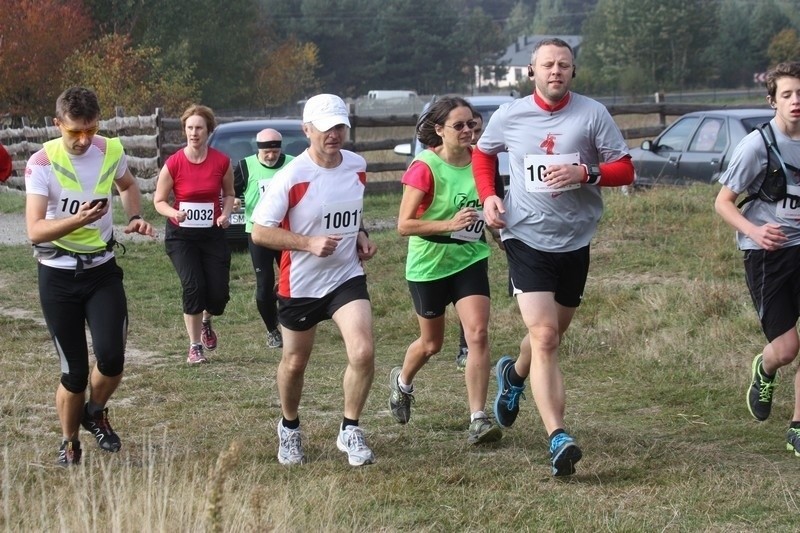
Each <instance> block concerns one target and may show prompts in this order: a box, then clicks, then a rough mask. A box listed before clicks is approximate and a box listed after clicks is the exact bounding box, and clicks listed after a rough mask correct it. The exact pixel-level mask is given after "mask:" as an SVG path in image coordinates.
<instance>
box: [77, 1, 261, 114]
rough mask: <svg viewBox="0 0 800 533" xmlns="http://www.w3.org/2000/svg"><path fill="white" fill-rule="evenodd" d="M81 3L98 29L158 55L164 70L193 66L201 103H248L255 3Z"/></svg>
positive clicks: (257, 33)
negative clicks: (116, 32) (114, 32)
mask: <svg viewBox="0 0 800 533" xmlns="http://www.w3.org/2000/svg"><path fill="white" fill-rule="evenodd" d="M86 1H87V2H89V3H90V4H91V5H92V7H93V14H94V16H96V17H97V24H98V26H99V27H101V28H104V29H106V30H107V31H112V30H114V29H119V30H120V32H122V33H127V34H129V35H130V36H131V43H132V45H133V46H139V45H143V46H148V47H156V48H158V49H160V50H161V53H162V60H163V64H164V66H165V67H168V68H173V69H180V68H182V67H183V66H184V65H186V64H194V65H196V69H195V76H196V77H197V79H198V80H199V83H200V88H201V100H202V101H203V103H205V104H207V105H211V106H213V107H222V108H224V107H234V106H240V105H246V104H248V103H249V102H248V98H249V97H250V95H251V90H250V87H249V86H248V85H247V82H248V81H249V80H252V79H253V76H254V72H255V69H256V66H257V65H256V62H257V58H258V57H260V54H259V52H260V51H261V50H263V46H262V45H263V43H264V42H265V41H264V38H265V35H264V33H263V28H264V26H265V24H264V13H263V11H262V10H261V9H260V2H259V0H225V1H224V2H219V1H218V0H86Z"/></svg>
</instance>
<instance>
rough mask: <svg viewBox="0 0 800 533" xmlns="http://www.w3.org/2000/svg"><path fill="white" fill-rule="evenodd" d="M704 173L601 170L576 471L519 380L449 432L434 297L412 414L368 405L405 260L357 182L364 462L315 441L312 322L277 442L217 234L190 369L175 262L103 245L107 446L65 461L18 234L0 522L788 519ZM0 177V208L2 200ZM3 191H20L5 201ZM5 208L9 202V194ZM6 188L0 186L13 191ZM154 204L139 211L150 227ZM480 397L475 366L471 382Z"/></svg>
mask: <svg viewBox="0 0 800 533" xmlns="http://www.w3.org/2000/svg"><path fill="white" fill-rule="evenodd" d="M715 192H716V188H715V187H713V186H695V187H687V188H669V187H661V188H656V189H652V190H646V191H636V192H634V193H633V194H631V195H629V196H625V195H623V194H621V193H620V192H619V191H615V190H607V191H606V195H605V197H606V205H607V209H606V215H605V217H604V220H603V221H602V223H601V227H600V230H599V232H598V234H597V236H596V238H595V240H594V242H593V245H592V266H591V270H590V276H589V282H588V285H587V290H586V294H585V298H584V303H583V305H582V306H581V308H580V309H579V310H578V312H577V314H576V317H575V320H574V322H573V324H572V326H571V327H570V329H569V331H568V332H567V335H566V338H565V340H564V343H563V345H562V349H561V352H560V361H561V365H562V370H563V372H564V375H565V383H566V388H567V417H566V419H567V424H568V426H569V429H570V430H571V432H572V433H574V434H575V436H576V438H577V439H578V441H579V443H580V444H581V446H582V448H583V450H584V459H583V461H581V462H580V463H579V465H578V474H577V475H576V476H574V477H573V478H572V479H570V480H567V481H557V480H555V479H553V478H552V477H551V476H550V475H549V467H548V463H547V450H546V435H545V434H544V430H543V429H542V425H541V422H540V421H539V418H538V415H537V413H536V409H535V406H534V404H533V401H532V399H531V394H530V393H529V394H528V396H529V398H528V399H527V400H523V402H522V412H521V414H520V416H519V418H518V420H517V422H516V424H515V425H514V427H513V428H511V429H509V430H506V431H505V433H504V438H503V440H502V441H501V442H500V443H498V444H496V445H491V446H487V447H485V448H472V447H469V446H468V445H467V444H466V429H467V422H468V419H467V417H468V412H467V403H466V393H465V387H464V381H463V380H464V378H463V374H461V373H458V372H457V371H456V370H455V364H454V360H453V359H454V354H455V351H456V343H457V328H456V325H455V319H454V317H453V316H452V314H451V315H450V319H451V322H452V327H451V328H450V329H449V330H448V333H447V341H446V347H445V349H444V351H443V353H441V354H440V355H438V356H436V357H434V358H433V360H432V361H431V362H430V363H429V364H428V365H427V366H426V367H425V368H423V370H422V371H421V372H420V374H419V375H418V377H417V379H416V380H415V385H416V389H417V393H416V403H415V404H414V407H413V415H412V419H411V422H410V423H409V424H408V425H407V426H399V425H397V424H396V423H395V422H394V420H393V419H392V417H391V415H390V414H389V412H388V406H387V403H388V401H387V399H388V387H387V376H388V373H389V370H390V369H391V367H392V366H394V365H397V364H399V363H400V362H401V360H402V356H403V354H404V352H405V349H406V346H407V345H408V343H409V342H411V341H412V340H413V339H414V338H415V336H416V335H417V324H416V319H415V316H414V313H413V310H412V305H411V302H410V298H409V296H408V289H407V286H406V283H405V281H404V279H403V263H404V258H405V247H406V242H405V240H404V239H402V238H401V237H399V236H398V235H397V233H396V231H394V228H393V224H394V223H393V217H394V216H395V215H396V211H397V206H398V205H399V197H398V196H397V195H385V196H379V197H378V196H368V197H367V200H366V201H365V212H366V215H365V218H366V221H367V224H368V225H369V224H370V223H371V222H374V221H375V220H377V219H380V220H385V221H389V224H388V226H389V229H387V230H382V231H372V238H373V239H375V240H376V241H377V244H378V247H379V252H378V255H377V256H376V257H375V258H374V259H373V260H372V261H370V262H369V263H367V270H368V274H369V282H370V293H371V296H372V301H373V305H374V314H375V340H376V368H377V371H376V376H375V383H374V385H373V388H372V392H371V395H370V398H369V400H368V403H367V406H366V409H365V411H364V414H363V416H362V418H361V420H362V425H363V426H364V427H365V429H366V431H367V438H368V442H369V443H370V445H371V446H372V447H373V449H374V451H375V454H376V457H377V464H376V465H373V466H369V467H365V468H361V469H353V468H351V467H349V466H348V465H347V462H346V459H345V456H344V454H342V453H341V452H339V451H338V450H337V449H336V445H335V441H334V439H335V437H336V431H337V425H338V424H339V422H340V418H341V410H342V393H341V382H342V373H343V370H344V354H343V349H342V345H341V340H340V338H339V335H338V333H337V330H336V329H335V327H334V326H333V324H332V323H324V324H322V325H321V326H320V328H319V331H318V335H317V343H316V347H315V351H314V353H313V355H312V358H311V363H310V365H309V367H308V370H307V372H306V383H305V391H304V397H303V401H302V404H301V419H302V422H303V431H304V442H305V447H306V454H307V456H308V458H309V459H310V462H309V464H306V465H304V466H302V467H299V468H285V467H282V466H281V465H279V464H278V463H277V460H276V458H275V454H276V449H277V437H276V435H275V424H276V421H277V419H278V417H279V412H280V411H279V402H278V395H277V391H276V386H275V374H276V368H277V363H278V359H279V353H278V352H276V351H274V350H268V349H266V348H265V331H264V327H263V324H262V323H261V321H260V319H259V317H258V314H257V312H256V309H255V304H254V302H253V290H254V279H253V274H252V271H251V268H252V267H251V265H250V260H249V257H248V256H247V255H246V254H245V253H236V254H234V257H233V269H232V274H231V290H232V297H231V301H230V304H229V306H228V309H227V312H226V314H225V316H224V317H222V318H221V319H219V320H217V321H216V325H217V330H218V333H219V335H220V348H219V349H218V350H217V351H216V352H214V353H213V354H212V364H210V365H207V366H204V367H201V368H189V367H188V366H187V365H186V364H185V363H184V360H185V351H186V334H185V331H184V327H183V322H182V319H181V314H180V313H181V311H180V287H179V283H178V279H177V276H176V275H175V273H174V272H173V270H172V267H171V265H170V263H169V261H168V259H167V257H166V255H165V254H164V251H163V246H162V245H161V244H159V243H142V244H139V243H135V244H131V245H128V252H127V254H126V255H124V256H122V257H120V258H119V263H120V264H121V266H122V267H123V268H124V270H125V283H126V290H127V293H128V299H129V309H130V314H131V328H130V335H129V339H128V345H129V358H128V364H127V370H126V377H125V379H124V381H123V383H122V385H121V387H120V389H119V390H118V392H117V394H115V396H114V397H113V398H112V401H111V403H110V404H109V407H110V411H111V417H112V421H113V423H114V425H115V428H116V429H117V431H118V432H119V434H120V435H121V437H122V439H123V443H124V444H123V449H122V451H121V452H120V453H119V454H117V455H109V454H105V453H103V452H101V451H100V450H99V449H98V448H97V447H96V446H95V444H94V443H93V442H91V439H90V437H89V435H87V434H85V433H82V438H83V442H84V465H83V466H81V467H79V468H74V469H69V470H64V469H60V468H57V467H55V466H54V465H53V460H54V457H55V451H56V449H57V446H58V442H59V437H58V433H59V431H58V422H57V418H56V414H55V408H54V406H53V391H54V389H55V386H56V384H57V381H58V377H59V366H58V362H57V359H56V356H55V354H54V350H53V347H52V344H51V342H50V339H49V337H48V335H47V331H46V329H45V328H44V326H43V325H42V323H41V320H40V317H41V311H40V309H39V305H38V301H37V288H36V273H35V264H34V262H33V259H32V258H31V257H30V252H29V250H28V248H27V247H26V246H6V247H2V248H0V331H2V340H3V341H4V342H3V354H2V357H0V375H2V376H3V382H4V387H2V394H1V395H0V413H2V417H0V439H1V440H0V441H1V442H3V443H4V446H3V447H2V448H0V455H1V456H2V462H0V464H1V465H2V468H1V470H0V480H2V484H1V485H0V486H1V487H2V495H1V497H0V525H2V526H3V528H4V529H5V530H8V531H53V530H62V531H166V530H173V531H195V530H203V529H205V530H209V531H266V530H270V529H274V530H277V531H287V530H288V531H514V530H517V531H518V530H531V531H654V530H661V531H665V530H666V531H696V530H704V531H723V530H724V531H761V530H774V531H794V530H796V527H797V526H796V513H797V511H798V503H797V499H796V491H797V486H798V482H800V475H798V467H799V466H800V462H798V459H797V458H795V457H794V456H793V455H792V454H791V453H789V452H787V451H786V450H785V449H784V434H785V430H786V426H787V421H788V420H789V418H790V417H791V414H792V407H793V401H794V398H793V393H792V387H791V385H792V378H793V374H792V373H793V368H792V369H791V370H790V368H786V369H783V370H782V371H781V374H780V376H779V385H778V387H777V389H776V397H775V404H774V408H773V414H772V417H771V418H770V419H769V420H768V421H767V422H764V423H757V422H755V421H753V420H752V419H751V417H750V415H749V414H748V412H747V408H746V406H745V403H744V393H745V389H746V387H747V382H748V379H749V375H748V374H749V367H750V361H751V360H752V357H753V355H754V354H756V353H757V352H758V351H760V349H761V348H762V346H763V344H764V340H763V336H762V334H761V332H760V329H759V327H758V323H757V320H756V316H755V312H754V310H753V309H752V305H751V303H750V299H749V296H748V294H747V291H746V288H745V284H744V280H743V277H742V266H741V259H740V254H739V253H738V252H737V251H736V249H735V245H734V241H733V232H732V230H730V228H728V227H727V226H725V224H724V223H723V222H722V221H721V220H720V219H719V218H718V217H717V216H716V215H714V213H713V206H712V204H713V198H714V195H715ZM3 196H5V195H0V211H3V210H4V209H7V208H6V207H4V206H6V205H7V203H6V202H7V201H8V200H6V199H5V198H3ZM19 206H21V204H18V205H17V207H18V208H19ZM9 209H10V208H9ZM12 210H13V209H12ZM161 224H162V222H161V221H160V220H159V221H158V222H157V223H156V225H157V226H159V227H160V226H161ZM490 271H491V279H492V290H493V295H494V298H493V301H492V312H493V315H492V333H491V335H492V357H493V360H496V359H497V358H499V357H500V355H502V354H504V353H509V354H514V353H516V350H517V347H518V345H519V340H520V338H521V337H522V335H523V333H524V332H523V327H522V324H521V320H520V318H519V312H518V310H517V308H516V305H515V303H514V301H513V300H512V299H511V298H508V297H507V296H506V292H505V283H506V265H505V260H504V258H503V256H502V254H501V253H498V252H497V251H496V249H495V252H494V253H493V256H492V258H491V260H490ZM489 392H490V402H491V399H493V397H494V393H495V383H494V378H492V381H491V383H490V391H489Z"/></svg>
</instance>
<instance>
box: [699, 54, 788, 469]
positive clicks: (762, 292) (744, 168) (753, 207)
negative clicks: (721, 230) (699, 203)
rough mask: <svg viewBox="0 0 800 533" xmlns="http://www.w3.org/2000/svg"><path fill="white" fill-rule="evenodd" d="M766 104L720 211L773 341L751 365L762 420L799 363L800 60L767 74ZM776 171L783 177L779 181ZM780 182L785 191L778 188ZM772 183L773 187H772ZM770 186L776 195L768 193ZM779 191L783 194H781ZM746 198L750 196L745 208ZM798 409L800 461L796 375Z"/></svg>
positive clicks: (727, 182)
mask: <svg viewBox="0 0 800 533" xmlns="http://www.w3.org/2000/svg"><path fill="white" fill-rule="evenodd" d="M765 84H766V88H767V102H768V103H769V105H770V106H772V108H773V109H775V117H774V118H773V119H772V120H771V121H770V122H769V123H768V124H767V125H766V126H765V127H764V128H763V131H759V130H758V129H757V130H754V131H752V132H751V133H750V134H749V135H747V136H746V137H745V138H744V139H742V140H741V142H739V144H738V146H737V147H736V149H735V150H734V152H733V154H732V155H731V161H730V164H729V165H728V168H727V169H726V170H725V172H724V173H723V174H722V176H721V177H720V179H719V181H720V183H722V188H721V189H720V191H719V193H718V194H717V198H716V201H715V203H714V207H715V209H716V211H717V213H719V215H720V216H721V217H722V218H723V219H724V220H725V222H727V223H728V224H730V225H731V226H733V227H734V228H735V229H736V242H737V245H738V247H739V249H740V250H742V251H743V252H744V270H745V281H746V282H747V288H748V289H749V290H750V296H751V298H752V300H753V304H754V306H755V307H756V310H757V311H758V318H759V320H760V321H761V329H762V331H763V332H764V335H765V336H766V337H767V341H768V344H767V345H766V346H765V347H764V349H763V350H762V352H761V353H760V354H758V355H756V356H755V358H754V359H753V362H752V364H751V366H750V371H751V375H750V383H749V385H748V388H747V393H746V399H747V408H748V409H749V410H750V414H751V415H752V416H753V418H755V419H756V420H759V421H763V420H766V419H767V417H769V415H770V412H771V410H772V394H773V391H774V388H775V384H776V379H775V378H776V377H777V373H778V369H779V368H781V367H784V366H787V365H790V364H791V363H792V362H794V361H795V359H796V358H797V353H798V350H799V349H800V337H798V334H797V319H798V317H800V284H798V282H797V280H798V276H800V205H798V204H800V201H798V196H800V171H798V170H797V168H799V167H800V62H791V63H781V64H779V65H777V66H776V67H775V68H773V69H772V70H770V71H769V72H767V77H766V82H765ZM776 173H777V174H778V176H776ZM776 177H779V178H780V180H781V182H782V186H780V187H774V185H775V184H774V182H773V180H774V179H775V178H776ZM770 186H772V187H770ZM766 188H771V189H772V191H771V193H770V194H764V189H766ZM779 191H780V192H779ZM740 194H747V195H748V196H747V198H746V200H751V199H752V201H746V202H743V203H744V205H742V203H740V204H739V206H741V207H742V210H741V211H740V210H739V208H738V207H737V205H736V200H737V198H738V197H739V195H740ZM793 382H794V383H793V386H794V395H795V401H794V408H793V410H792V418H791V421H790V424H789V429H788V431H787V433H786V448H787V449H788V450H789V451H792V452H794V454H795V455H796V456H798V457H800V376H798V374H797V373H796V374H795V376H793Z"/></svg>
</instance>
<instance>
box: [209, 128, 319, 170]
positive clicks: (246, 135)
mask: <svg viewBox="0 0 800 533" xmlns="http://www.w3.org/2000/svg"><path fill="white" fill-rule="evenodd" d="M259 131H260V130H259ZM215 133H218V134H217V135H215V136H214V139H213V143H212V146H213V147H214V148H216V149H217V150H221V151H223V152H225V153H226V154H227V155H228V157H230V158H231V161H233V162H234V163H236V162H238V161H239V160H241V159H244V158H245V157H248V156H251V155H253V154H255V153H256V152H257V151H258V146H257V145H256V134H257V133H258V131H235V132H228V131H225V132H223V131H218V132H215ZM281 134H282V135H283V144H282V146H283V152H284V153H287V154H289V155H299V154H300V153H302V151H303V150H305V149H306V148H307V147H308V139H307V138H306V136H305V134H304V133H303V131H302V130H299V129H298V130H296V131H294V130H292V131H286V130H284V131H282V132H281Z"/></svg>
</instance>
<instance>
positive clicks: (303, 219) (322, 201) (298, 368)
mask: <svg viewBox="0 0 800 533" xmlns="http://www.w3.org/2000/svg"><path fill="white" fill-rule="evenodd" d="M349 126H350V120H349V118H348V109H347V105H346V104H345V103H344V102H343V101H342V99H341V98H339V97H338V96H335V95H332V94H318V95H316V96H314V97H312V98H309V100H308V101H307V102H306V105H305V108H304V109H303V131H304V132H305V134H306V136H307V137H308V138H309V141H310V146H309V148H308V149H307V150H306V151H305V152H303V153H302V154H300V155H299V156H297V157H296V158H295V159H294V161H292V162H291V164H289V165H287V166H286V167H285V168H284V169H282V170H280V171H279V172H278V173H277V174H275V177H274V178H273V180H272V183H271V185H270V187H269V188H268V189H267V191H266V192H265V194H264V195H263V196H262V197H261V200H260V201H259V203H258V205H257V206H256V209H255V211H254V212H253V223H254V225H253V231H252V234H251V235H252V239H253V242H255V243H256V244H258V245H260V246H266V247H268V248H272V249H275V250H285V253H284V254H283V255H282V258H281V265H280V279H279V282H278V321H279V322H280V324H281V326H282V328H283V355H282V358H281V362H280V364H279V366H278V380H277V381H278V394H279V396H280V400H281V412H282V418H281V420H280V421H279V422H278V439H279V446H278V461H279V462H280V463H281V464H285V465H293V464H300V463H302V462H303V461H304V454H303V447H302V442H301V437H300V418H299V412H298V411H299V406H300V397H301V395H302V390H303V380H304V374H305V369H306V366H307V364H308V360H309V357H310V356H311V350H312V348H313V346H314V335H315V332H316V329H317V324H318V323H319V322H321V321H323V320H328V319H333V321H334V322H335V323H336V325H337V327H338V328H339V331H340V332H341V334H342V338H343V339H344V344H345V349H346V352H347V369H346V370H345V373H344V383H343V388H344V417H343V420H342V425H341V429H340V431H339V436H338V438H337V440H336V446H337V447H338V448H339V450H341V451H342V452H345V453H346V454H347V458H348V461H349V463H350V464H351V465H353V466H361V465H365V464H371V463H373V462H374V461H375V457H374V455H373V453H372V450H370V448H369V447H368V446H367V444H366V441H365V439H364V433H363V431H362V430H361V428H360V427H359V425H358V419H359V416H360V415H361V411H362V410H363V408H364V405H365V404H366V401H367V396H368V395H369V390H370V387H371V386H372V378H373V374H374V371H375V354H374V343H373V337H372V305H371V304H370V300H369V293H368V292H367V283H366V276H365V274H364V269H363V267H362V261H364V260H367V259H370V258H371V257H372V256H373V255H375V252H376V247H375V244H373V243H372V241H370V239H369V234H368V233H367V231H366V230H365V229H364V225H363V221H362V219H361V215H362V211H363V199H364V185H365V183H366V166H367V165H366V161H364V158H363V157H361V156H359V155H357V154H355V153H353V152H350V151H347V150H342V145H343V144H344V141H345V138H346V136H347V128H348V127H349Z"/></svg>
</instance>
